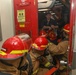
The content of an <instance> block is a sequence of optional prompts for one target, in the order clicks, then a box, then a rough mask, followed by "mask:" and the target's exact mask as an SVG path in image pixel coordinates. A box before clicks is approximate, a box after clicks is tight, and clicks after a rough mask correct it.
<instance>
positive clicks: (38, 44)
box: [32, 37, 48, 51]
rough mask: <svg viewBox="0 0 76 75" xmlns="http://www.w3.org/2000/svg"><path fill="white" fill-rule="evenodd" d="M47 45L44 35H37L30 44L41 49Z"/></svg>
mask: <svg viewBox="0 0 76 75" xmlns="http://www.w3.org/2000/svg"><path fill="white" fill-rule="evenodd" d="M47 46H48V40H47V39H46V38H45V37H38V38H37V39H36V40H35V41H34V43H33V44H32V48H34V49H36V50H39V51H42V50H45V49H46V48H47Z"/></svg>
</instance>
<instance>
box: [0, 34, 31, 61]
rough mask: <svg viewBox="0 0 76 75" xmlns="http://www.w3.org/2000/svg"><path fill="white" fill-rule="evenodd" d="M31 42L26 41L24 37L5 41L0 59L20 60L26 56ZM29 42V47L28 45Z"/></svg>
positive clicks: (15, 37)
mask: <svg viewBox="0 0 76 75" xmlns="http://www.w3.org/2000/svg"><path fill="white" fill-rule="evenodd" d="M30 41H31V40H29V39H27V38H26V36H25V35H19V36H14V37H11V38H9V39H7V40H6V41H5V42H4V43H3V45H2V49H1V50H0V59H4V60H13V59H17V58H20V57H22V56H24V55H25V54H27V52H28V49H29V47H30V46H31V42H30ZM28 42H30V45H28Z"/></svg>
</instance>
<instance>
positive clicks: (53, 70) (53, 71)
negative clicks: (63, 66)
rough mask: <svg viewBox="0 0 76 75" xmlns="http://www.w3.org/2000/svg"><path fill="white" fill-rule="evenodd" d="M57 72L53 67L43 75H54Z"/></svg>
mask: <svg viewBox="0 0 76 75" xmlns="http://www.w3.org/2000/svg"><path fill="white" fill-rule="evenodd" d="M57 70H58V68H56V67H53V68H52V69H50V70H49V71H48V72H47V73H46V74H45V75H52V74H53V73H55V72H56V71H57Z"/></svg>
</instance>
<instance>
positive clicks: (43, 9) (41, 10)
mask: <svg viewBox="0 0 76 75" xmlns="http://www.w3.org/2000/svg"><path fill="white" fill-rule="evenodd" d="M48 10H49V9H39V10H38V11H48Z"/></svg>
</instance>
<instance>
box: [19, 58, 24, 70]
mask: <svg viewBox="0 0 76 75" xmlns="http://www.w3.org/2000/svg"><path fill="white" fill-rule="evenodd" d="M22 62H23V57H21V60H20V63H19V66H18V69H20V67H21V64H22Z"/></svg>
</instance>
